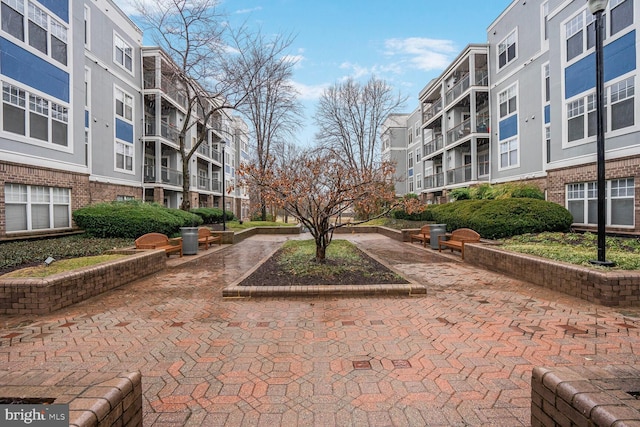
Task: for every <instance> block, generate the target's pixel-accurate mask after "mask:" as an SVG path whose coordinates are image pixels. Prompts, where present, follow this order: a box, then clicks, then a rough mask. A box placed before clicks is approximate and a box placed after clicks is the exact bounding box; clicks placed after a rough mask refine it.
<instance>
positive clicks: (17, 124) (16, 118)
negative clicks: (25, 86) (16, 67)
mask: <svg viewBox="0 0 640 427" xmlns="http://www.w3.org/2000/svg"><path fill="white" fill-rule="evenodd" d="M25 111H26V92H25V91H24V90H22V89H20V88H18V87H16V86H13V85H10V84H8V83H2V123H3V127H2V129H3V130H5V131H7V132H11V133H17V134H18V135H24V134H25V132H26V130H25V129H26V124H25Z"/></svg>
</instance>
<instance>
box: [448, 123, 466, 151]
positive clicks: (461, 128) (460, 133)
mask: <svg viewBox="0 0 640 427" xmlns="http://www.w3.org/2000/svg"><path fill="white" fill-rule="evenodd" d="M470 133H471V119H470V118H469V119H467V120H465V121H464V122H462V123H460V124H459V125H457V126H456V127H454V128H452V129H449V130H448V131H447V145H451V144H453V143H454V142H456V141H458V140H460V139H462V138H464V137H465V136H467V135H469V134H470Z"/></svg>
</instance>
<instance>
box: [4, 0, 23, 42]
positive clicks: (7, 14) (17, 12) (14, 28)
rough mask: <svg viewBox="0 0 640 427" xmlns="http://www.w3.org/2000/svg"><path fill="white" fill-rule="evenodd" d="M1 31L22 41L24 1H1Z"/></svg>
mask: <svg viewBox="0 0 640 427" xmlns="http://www.w3.org/2000/svg"><path fill="white" fill-rule="evenodd" d="M0 13H2V31H4V32H6V33H9V34H11V35H12V36H13V37H15V38H17V39H19V40H22V41H24V1H23V0H2V8H1V9H0Z"/></svg>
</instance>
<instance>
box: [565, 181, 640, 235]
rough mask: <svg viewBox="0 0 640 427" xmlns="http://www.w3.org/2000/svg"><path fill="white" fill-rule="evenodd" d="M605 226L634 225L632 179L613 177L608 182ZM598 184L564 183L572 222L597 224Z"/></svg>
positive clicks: (633, 189)
mask: <svg viewBox="0 0 640 427" xmlns="http://www.w3.org/2000/svg"><path fill="white" fill-rule="evenodd" d="M605 191H607V194H606V217H607V225H613V226H633V225H634V215H635V209H634V204H635V196H634V195H635V188H634V179H633V178H622V179H614V180H611V181H608V182H607V187H606V188H605ZM597 199H598V186H597V183H596V182H587V183H574V184H568V185H567V209H568V210H569V212H571V214H572V215H573V223H574V224H597V222H598V200H597Z"/></svg>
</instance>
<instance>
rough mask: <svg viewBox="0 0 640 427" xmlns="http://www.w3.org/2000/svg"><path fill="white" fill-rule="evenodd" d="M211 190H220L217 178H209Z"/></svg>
mask: <svg viewBox="0 0 640 427" xmlns="http://www.w3.org/2000/svg"><path fill="white" fill-rule="evenodd" d="M211 191H217V192H220V191H222V182H221V181H220V180H218V179H213V180H211Z"/></svg>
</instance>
